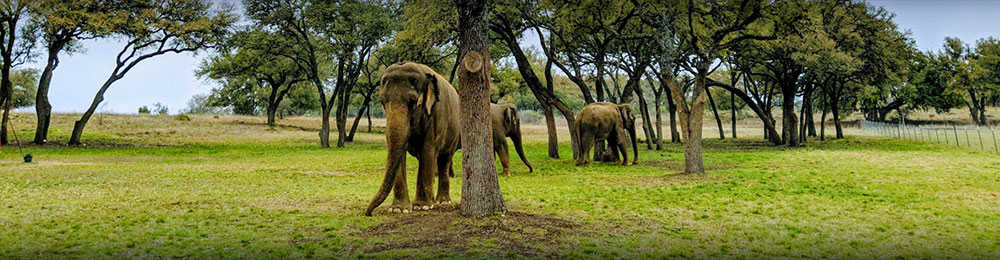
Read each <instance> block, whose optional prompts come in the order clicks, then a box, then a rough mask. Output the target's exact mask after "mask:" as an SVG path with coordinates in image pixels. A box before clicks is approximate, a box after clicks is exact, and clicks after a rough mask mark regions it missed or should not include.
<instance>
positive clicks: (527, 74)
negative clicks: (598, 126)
mask: <svg viewBox="0 0 1000 260" xmlns="http://www.w3.org/2000/svg"><path fill="white" fill-rule="evenodd" d="M529 8H530V5H528V4H526V3H515V2H513V1H510V2H498V3H496V5H495V7H494V8H492V9H491V10H492V14H493V19H491V20H490V29H491V30H492V31H493V32H494V33H495V34H496V35H498V36H499V38H500V40H501V41H502V42H503V43H504V44H505V45H506V46H507V48H508V49H509V50H510V52H511V55H512V56H513V57H514V61H515V63H516V64H517V69H518V72H520V74H521V78H522V79H523V80H524V82H525V84H526V85H527V86H528V89H529V90H531V93H532V94H533V95H534V96H535V99H536V100H538V103H539V104H540V105H541V106H542V107H543V109H544V110H546V111H547V112H546V125H547V126H550V127H548V133H549V142H548V145H549V156H550V157H553V156H555V157H556V158H557V157H558V156H559V153H558V146H559V144H558V139H557V137H556V131H555V130H556V129H555V125H554V122H553V124H549V123H548V122H549V119H550V118H551V115H552V111H551V109H552V108H553V107H554V108H556V109H558V110H559V112H560V113H562V115H563V118H565V119H566V124H567V125H569V126H570V142H571V143H572V146H571V147H572V148H571V149H572V150H573V158H574V159H575V158H577V157H578V156H579V154H580V152H579V149H578V148H577V144H578V140H577V138H576V129H574V128H573V127H572V126H573V125H575V122H576V119H575V114H574V113H573V111H572V110H571V109H570V108H569V106H567V105H566V103H565V102H563V101H562V99H560V98H559V97H557V96H556V95H555V93H554V88H553V78H552V74H551V70H552V66H551V65H552V64H553V60H552V58H551V57H550V58H549V59H548V61H546V66H545V72H544V74H545V82H546V85H544V86H543V85H542V82H541V80H539V79H538V75H537V74H536V73H535V69H534V67H533V66H532V64H531V61H530V57H529V55H527V54H526V53H525V52H524V51H523V50H522V49H521V47H520V44H519V42H518V40H519V39H520V36H521V35H523V33H524V31H526V30H528V29H529V28H530V27H529V26H531V24H529V23H527V22H529V20H528V19H525V18H526V17H525V16H529V15H534V14H536V13H535V12H537V11H538V10H535V9H529ZM534 28H535V29H536V32H539V39H540V41H541V44H542V46H543V48H545V47H544V46H545V44H546V42H545V38H544V36H543V35H541V32H540V30H538V27H537V26H536V27H534ZM553 151H554V152H553Z"/></svg>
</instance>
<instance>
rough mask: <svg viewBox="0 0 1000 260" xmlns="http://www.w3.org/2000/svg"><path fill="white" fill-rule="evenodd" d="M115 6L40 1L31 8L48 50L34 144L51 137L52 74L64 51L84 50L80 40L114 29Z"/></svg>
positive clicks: (83, 1)
mask: <svg viewBox="0 0 1000 260" xmlns="http://www.w3.org/2000/svg"><path fill="white" fill-rule="evenodd" d="M110 8H111V5H110V4H107V3H104V2H98V1H92V0H81V1H59V0H40V1H38V2H37V4H36V5H35V6H33V8H31V17H32V23H33V24H35V25H36V26H38V27H40V28H39V31H40V33H41V37H40V38H41V40H43V42H44V45H45V46H44V47H45V50H46V62H45V68H44V69H42V74H41V77H39V79H38V93H37V95H36V96H35V115H36V116H37V118H38V120H37V122H36V126H35V139H34V141H33V142H34V143H36V144H44V143H45V142H46V140H47V139H48V133H49V122H50V121H51V118H52V104H51V103H49V97H48V96H49V85H50V84H51V83H52V74H53V73H54V71H55V70H56V67H58V66H59V54H60V53H74V52H79V51H82V48H80V46H79V41H81V40H86V39H92V38H95V37H100V36H102V35H103V34H105V33H107V32H108V30H109V29H110V28H108V27H107V26H108V25H109V24H110V19H111V16H109V15H108V11H109V10H110Z"/></svg>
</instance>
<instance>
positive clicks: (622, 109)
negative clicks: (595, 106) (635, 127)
mask: <svg viewBox="0 0 1000 260" xmlns="http://www.w3.org/2000/svg"><path fill="white" fill-rule="evenodd" d="M618 114H619V115H620V116H621V118H622V123H630V122H635V117H633V116H632V105H629V104H621V105H618Z"/></svg>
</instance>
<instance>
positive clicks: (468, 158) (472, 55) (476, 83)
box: [457, 0, 507, 217]
mask: <svg viewBox="0 0 1000 260" xmlns="http://www.w3.org/2000/svg"><path fill="white" fill-rule="evenodd" d="M457 4H458V15H459V17H458V23H459V24H458V28H460V29H459V50H460V51H459V52H460V53H464V54H463V55H462V62H461V65H460V66H459V67H460V69H459V71H460V72H459V73H458V85H459V86H461V87H459V88H458V93H459V96H460V98H461V102H460V107H461V110H460V114H461V124H462V133H461V134H462V170H463V171H462V203H461V212H462V215H463V216H466V217H482V216H490V215H494V214H503V213H504V212H506V211H507V207H506V206H505V205H504V201H503V195H502V194H501V192H500V183H499V180H498V179H497V170H496V164H495V162H494V157H493V136H492V128H491V120H490V94H489V93H490V92H489V85H490V84H489V82H490V49H489V27H488V26H489V21H488V18H487V14H488V12H489V10H487V5H486V1H485V0H469V1H458V2H457Z"/></svg>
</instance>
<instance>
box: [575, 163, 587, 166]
mask: <svg viewBox="0 0 1000 260" xmlns="http://www.w3.org/2000/svg"><path fill="white" fill-rule="evenodd" d="M589 164H590V162H576V166H587V165H589Z"/></svg>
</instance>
